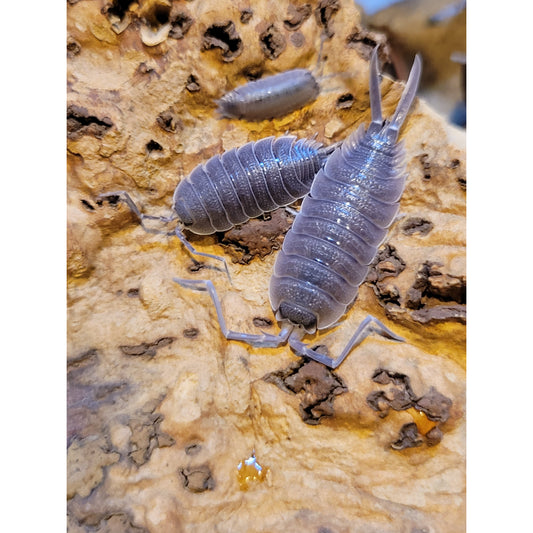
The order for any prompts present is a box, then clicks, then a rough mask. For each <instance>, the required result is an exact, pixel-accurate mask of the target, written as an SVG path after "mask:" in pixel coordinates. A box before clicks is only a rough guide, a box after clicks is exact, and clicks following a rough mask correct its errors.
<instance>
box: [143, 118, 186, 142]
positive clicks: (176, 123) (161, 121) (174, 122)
mask: <svg viewBox="0 0 533 533" xmlns="http://www.w3.org/2000/svg"><path fill="white" fill-rule="evenodd" d="M156 122H157V125H158V126H159V127H160V128H161V129H163V130H165V131H168V132H169V133H174V132H175V131H176V129H177V128H178V127H181V126H182V124H181V121H180V120H179V118H178V116H177V115H176V113H174V112H173V111H172V109H167V110H166V111H163V112H162V113H160V114H159V116H158V117H157V119H156ZM150 142H153V141H150ZM156 144H157V143H156ZM147 148H148V147H147Z"/></svg>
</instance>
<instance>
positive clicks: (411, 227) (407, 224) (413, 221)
mask: <svg viewBox="0 0 533 533" xmlns="http://www.w3.org/2000/svg"><path fill="white" fill-rule="evenodd" d="M400 227H401V230H402V232H403V233H405V235H413V234H415V233H420V234H421V235H427V234H428V233H429V232H430V231H431V230H432V229H433V222H431V221H429V220H426V219H424V218H421V217H409V218H408V219H406V220H405V221H404V222H402V224H401V226H400Z"/></svg>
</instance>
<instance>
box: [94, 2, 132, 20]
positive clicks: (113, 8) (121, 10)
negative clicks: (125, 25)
mask: <svg viewBox="0 0 533 533" xmlns="http://www.w3.org/2000/svg"><path fill="white" fill-rule="evenodd" d="M133 3H135V0H114V1H113V2H111V4H108V5H107V6H105V7H104V8H103V9H102V13H103V14H104V15H105V14H109V15H114V16H115V17H118V18H119V19H120V20H122V19H123V18H124V15H125V14H126V12H127V11H128V9H129V8H130V6H131V4H133Z"/></svg>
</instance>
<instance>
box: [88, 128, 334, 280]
mask: <svg viewBox="0 0 533 533" xmlns="http://www.w3.org/2000/svg"><path fill="white" fill-rule="evenodd" d="M335 147H336V145H332V146H329V147H325V146H323V145H322V144H321V143H319V142H317V141H315V140H312V139H298V138H297V137H295V136H293V135H283V136H281V137H278V138H275V137H266V138H264V139H261V140H259V141H253V142H249V143H246V144H245V145H243V146H241V147H239V148H233V149H231V150H228V151H227V152H224V153H223V154H221V155H220V154H217V155H215V156H213V157H211V158H210V159H209V160H208V161H207V162H206V163H203V164H200V165H198V166H197V167H196V168H195V169H194V170H193V171H192V172H191V174H190V175H189V176H187V177H186V178H185V179H184V180H182V181H180V183H179V184H178V186H177V187H176V189H175V191H174V199H173V208H174V211H175V214H174V215H173V216H171V217H155V216H150V215H145V214H143V213H141V212H140V210H139V209H138V207H137V206H136V205H135V203H134V202H133V200H132V199H131V197H130V196H129V194H128V193H127V192H125V191H115V192H109V193H105V194H102V195H100V196H99V197H100V198H102V197H109V196H118V197H120V198H122V199H123V200H124V201H125V202H126V203H127V205H128V206H129V207H130V209H132V211H133V212H134V213H135V214H136V215H137V216H138V218H139V219H140V220H141V224H143V227H145V226H144V219H152V220H153V219H156V220H162V221H164V222H170V221H171V220H173V219H175V218H176V217H177V218H178V219H179V220H180V222H181V223H180V224H178V225H177V226H176V228H175V230H174V233H175V234H176V236H177V237H178V238H179V239H180V240H181V241H182V243H183V244H184V245H185V246H186V247H187V249H188V250H189V251H190V252H191V253H192V254H196V255H201V256H204V257H210V258H214V259H217V260H220V261H222V262H224V265H225V267H226V272H228V270H227V265H226V262H225V259H224V258H222V257H219V256H215V255H212V254H206V253H202V252H198V251H197V250H196V249H195V248H193V246H192V245H191V244H190V243H189V242H188V241H187V239H186V238H185V235H184V234H183V232H182V226H183V227H185V228H187V229H188V230H190V231H192V232H193V233H196V234H198V235H208V234H212V233H215V232H217V231H226V230H228V229H230V228H232V227H233V226H235V225H237V224H242V223H244V222H246V221H247V220H249V219H250V218H254V217H258V216H260V215H262V214H264V213H267V212H269V211H273V210H274V209H277V208H278V207H283V206H287V205H289V204H291V203H293V202H294V201H295V200H297V199H299V198H302V197H303V196H305V195H306V194H307V193H308V192H309V189H310V187H311V183H312V182H313V179H314V177H315V175H316V173H317V172H318V171H319V169H320V168H321V167H322V166H323V165H324V162H325V161H326V159H327V158H328V156H329V154H331V153H332V152H333V150H334V149H335ZM145 229H147V228H146V227H145ZM228 277H229V272H228Z"/></svg>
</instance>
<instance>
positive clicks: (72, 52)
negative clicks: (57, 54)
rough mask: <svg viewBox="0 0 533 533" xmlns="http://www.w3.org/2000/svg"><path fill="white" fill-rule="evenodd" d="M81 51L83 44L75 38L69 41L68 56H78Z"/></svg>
mask: <svg viewBox="0 0 533 533" xmlns="http://www.w3.org/2000/svg"><path fill="white" fill-rule="evenodd" d="M80 52H81V45H80V43H78V42H77V41H75V40H74V39H71V40H69V41H68V42H67V57H74V56H77V55H78V54H79V53H80Z"/></svg>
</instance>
